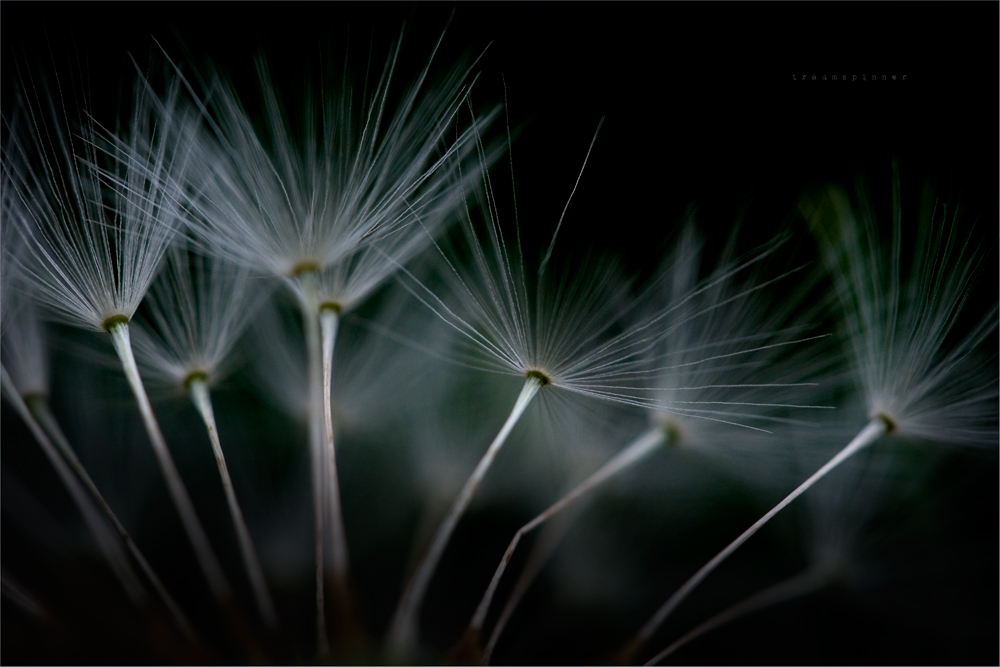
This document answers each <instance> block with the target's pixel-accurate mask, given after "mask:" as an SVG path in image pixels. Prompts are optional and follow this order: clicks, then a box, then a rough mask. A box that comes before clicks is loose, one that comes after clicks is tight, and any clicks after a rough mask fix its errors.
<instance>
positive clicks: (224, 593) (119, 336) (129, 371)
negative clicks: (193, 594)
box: [109, 323, 233, 608]
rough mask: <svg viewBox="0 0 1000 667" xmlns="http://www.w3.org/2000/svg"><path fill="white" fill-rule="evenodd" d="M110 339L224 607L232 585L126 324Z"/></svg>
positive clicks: (200, 562)
mask: <svg viewBox="0 0 1000 667" xmlns="http://www.w3.org/2000/svg"><path fill="white" fill-rule="evenodd" d="M109 333H110V334H111V340H112V341H113V342H114V345H115V351H116V352H117V353H118V357H119V358H120V359H121V362H122V367H123V368H124V370H125V377H126V378H127V379H128V383H129V386H130V387H131V388H132V393H133V394H134V395H135V400H136V402H137V403H138V404H139V412H140V413H141V414H142V423H143V425H144V426H145V427H146V433H147V435H148V436H149V443H150V445H151V446H152V447H153V453H154V454H155V455H156V461H157V463H159V465H160V472H161V473H162V474H163V480H164V481H165V482H166V484H167V490H168V491H169V492H170V498H171V500H173V502H174V506H175V507H176V508H177V513H178V514H180V517H181V523H182V524H183V526H184V530H185V531H186V533H187V536H188V540H190V542H191V546H192V547H194V551H195V555H196V556H197V557H198V565H200V566H201V571H202V574H203V575H204V576H205V579H206V580H207V581H208V586H209V588H210V589H211V591H212V595H214V596H215V599H216V600H218V601H219V603H220V604H222V606H223V607H226V608H229V607H230V606H231V602H232V597H233V593H232V589H231V588H230V586H229V582H228V581H227V580H226V576H225V574H223V571H222V566H221V565H220V564H219V560H218V558H216V556H215V552H214V551H213V550H212V546H211V544H210V543H209V541H208V536H207V535H206V534H205V529H204V528H202V525H201V521H199V520H198V515H197V514H196V513H195V511H194V505H193V504H192V503H191V497H190V496H189V495H188V492H187V489H186V488H185V486H184V482H183V480H181V476H180V473H179V472H177V467H176V465H174V459H173V457H172V456H171V455H170V450H169V449H168V448H167V442H166V440H164V439H163V433H162V432H161V431H160V425H159V424H158V423H157V421H156V417H155V415H154V414H153V408H152V406H151V405H150V404H149V397H148V396H146V389H145V388H144V387H143V385H142V378H140V377H139V368H138V367H137V366H136V364H135V357H134V356H133V355H132V345H131V343H130V341H129V335H128V324H125V323H116V324H113V325H112V326H111V328H110V330H109Z"/></svg>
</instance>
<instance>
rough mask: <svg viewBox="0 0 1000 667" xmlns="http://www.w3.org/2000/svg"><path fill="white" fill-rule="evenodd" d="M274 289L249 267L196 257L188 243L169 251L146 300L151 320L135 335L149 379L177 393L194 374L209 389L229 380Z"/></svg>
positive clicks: (137, 353) (135, 330)
mask: <svg viewBox="0 0 1000 667" xmlns="http://www.w3.org/2000/svg"><path fill="white" fill-rule="evenodd" d="M273 286H274V283H273V281H271V280H269V279H266V278H259V277H255V276H254V274H253V273H252V272H251V270H249V269H247V268H245V267H240V266H237V265H232V264H227V263H225V262H222V261H220V260H212V259H209V258H206V257H204V256H202V255H198V254H192V252H191V249H190V247H189V244H188V243H183V244H178V245H175V246H174V247H172V248H171V249H169V250H168V251H167V261H166V263H165V266H164V269H163V271H162V272H161V273H160V275H159V276H158V277H157V279H156V280H155V281H154V282H153V284H152V285H151V286H150V289H149V294H148V295H147V298H146V309H147V311H146V312H148V314H149V320H150V322H149V323H147V322H145V321H140V326H138V327H136V328H135V329H134V330H133V332H132V344H133V345H134V346H135V350H136V357H137V360H138V361H139V363H140V365H141V367H142V369H143V378H144V379H147V380H149V381H151V382H157V383H160V384H164V385H168V386H172V387H173V388H175V389H184V388H185V385H186V383H187V381H188V380H189V379H190V378H191V377H192V376H193V375H199V376H201V377H202V378H203V379H204V380H205V381H206V382H207V383H208V384H209V385H214V384H217V383H218V382H220V381H221V380H223V379H224V378H225V377H226V376H227V375H228V374H229V372H230V371H231V370H232V363H231V362H232V355H231V352H232V350H233V346H234V345H235V344H236V342H237V340H238V339H239V337H240V336H241V335H242V334H243V331H244V330H245V329H246V327H247V325H248V324H249V323H250V321H251V320H252V319H253V317H254V315H255V314H256V312H257V308H258V307H259V306H260V305H261V304H263V303H264V302H266V301H267V299H268V298H269V296H270V292H271V289H272V288H273ZM149 324H152V326H149Z"/></svg>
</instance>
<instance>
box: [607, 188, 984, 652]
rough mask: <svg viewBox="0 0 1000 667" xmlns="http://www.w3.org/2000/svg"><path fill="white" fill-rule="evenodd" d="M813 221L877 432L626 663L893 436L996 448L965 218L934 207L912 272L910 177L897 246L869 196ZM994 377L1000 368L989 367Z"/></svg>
mask: <svg viewBox="0 0 1000 667" xmlns="http://www.w3.org/2000/svg"><path fill="white" fill-rule="evenodd" d="M803 213H804V214H805V216H806V217H807V218H808V219H809V220H810V222H811V223H812V225H813V227H814V229H816V231H817V234H818V235H819V236H820V240H821V244H822V248H823V252H824V257H825V259H826V261H827V264H828V266H829V269H830V272H831V274H832V276H833V281H834V286H835V289H836V292H837V296H838V297H839V300H840V302H841V307H842V308H843V311H844V314H845V324H846V335H847V339H848V342H849V347H850V350H851V352H852V354H853V364H852V369H853V372H854V373H855V374H856V375H855V377H856V382H857V385H858V390H859V393H860V395H861V396H862V397H863V398H864V400H865V402H866V404H867V407H868V408H869V419H870V421H869V422H868V424H867V425H866V426H865V427H864V428H863V429H861V431H860V432H859V433H858V434H857V435H856V436H855V437H854V439H852V440H851V442H850V443H848V445H847V446H846V447H845V448H844V449H843V450H841V451H840V452H839V453H838V454H837V455H836V456H834V457H833V458H832V459H830V461H828V462H827V463H826V464H825V465H823V466H822V467H821V468H820V469H819V470H817V471H816V473H814V474H813V475H812V476H811V477H810V478H809V479H807V480H806V481H805V482H803V483H802V484H801V485H800V486H799V487H798V488H796V489H795V490H794V491H792V492H791V493H790V494H789V495H788V496H787V497H786V498H785V499H784V500H782V501H781V502H780V503H778V504H777V505H776V506H775V507H774V508H773V509H771V510H770V511H769V512H768V513H767V514H765V515H764V516H763V517H761V519H760V520H758V521H757V522H756V523H755V524H754V525H753V526H751V527H750V528H748V529H747V530H746V531H745V532H744V533H743V534H742V535H740V536H739V537H738V538H737V539H736V540H734V541H733V542H732V543H731V544H730V545H729V546H727V547H726V548H725V549H723V550H722V551H721V552H719V554H718V555H716V556H715V557H714V558H712V559H711V560H710V561H709V562H708V563H706V564H705V565H704V566H703V567H702V568H701V569H700V570H698V572H696V573H695V574H694V575H693V576H692V577H691V578H690V579H689V580H688V581H687V582H685V583H684V585H683V586H681V588H680V589H678V590H677V592H676V593H674V595H673V596H671V597H670V599H669V600H667V602H666V603H664V605H663V606H662V607H661V608H660V609H659V610H658V611H657V612H656V614H654V615H653V617H652V618H651V619H650V620H649V621H648V622H647V623H646V624H645V625H644V626H643V627H642V629H640V631H639V632H638V633H637V635H636V636H635V637H634V638H633V639H632V641H631V642H630V643H629V645H628V646H627V647H626V648H625V649H623V651H622V653H621V654H620V656H619V659H620V660H622V661H623V662H627V661H630V660H631V658H632V656H633V655H634V654H635V652H636V651H637V650H638V649H639V648H640V647H641V646H642V645H643V644H644V643H645V642H646V641H647V640H648V639H649V637H650V636H651V635H652V633H653V632H654V631H655V630H656V629H657V628H658V627H659V626H660V625H661V624H662V623H663V621H664V620H666V618H667V617H668V616H669V615H670V613H671V612H672V611H673V610H674V609H675V608H676V607H677V606H678V605H679V604H680V603H681V602H682V601H683V600H684V599H685V598H686V597H687V596H688V595H689V594H690V593H691V591H693V590H694V588H695V587H697V586H698V584H699V583H701V581H702V580H704V578H705V577H707V576H708V575H709V574H710V573H711V572H712V571H713V570H714V569H715V568H716V567H718V565H719V564H721V563H722V562H723V561H724V560H725V559H726V558H728V557H729V556H730V555H731V554H732V553H733V552H734V551H736V549H738V548H739V547H740V546H741V545H742V544H743V543H744V542H746V540H748V539H749V538H750V537H751V536H752V535H753V534H754V533H755V532H757V531H758V530H759V529H760V528H761V527H762V526H763V525H764V524H765V523H767V522H768V521H770V519H771V518H772V517H773V516H774V515H776V514H777V513H778V512H780V511H781V510H782V509H783V508H784V507H785V506H787V505H788V504H789V503H791V502H792V501H793V500H795V498H797V497H798V496H799V495H801V494H802V493H804V492H805V491H806V490H808V489H809V488H810V487H811V486H812V485H813V484H815V483H816V482H817V481H819V480H820V479H822V478H823V477H824V476H825V475H827V474H828V473H829V472H830V471H831V470H833V469H834V468H836V467H837V466H838V465H840V464H841V463H843V462H844V461H845V460H847V459H848V458H850V457H851V456H853V455H854V454H855V453H857V452H858V451H861V450H862V449H864V448H865V447H868V446H869V445H871V444H872V443H874V442H875V441H877V440H879V439H880V438H882V437H884V436H886V435H888V434H899V435H909V436H912V437H915V438H919V439H923V440H928V441H936V442H943V443H945V444H958V443H968V444H978V445H983V444H987V443H989V444H990V445H995V444H996V400H997V383H996V379H995V376H994V377H990V375H991V374H992V372H993V370H995V365H990V366H984V365H981V364H978V363H975V362H974V359H975V355H976V353H977V352H978V351H979V348H980V346H981V344H983V343H984V342H985V341H986V340H987V339H988V338H989V337H990V336H992V335H993V333H994V331H995V330H996V328H997V304H996V303H995V302H994V303H993V304H991V305H990V306H989V307H988V308H987V312H986V314H985V315H984V316H983V317H982V319H980V320H979V322H978V323H977V324H975V325H973V326H972V327H971V329H970V330H969V331H968V332H965V333H964V335H961V336H960V338H959V340H958V342H957V343H955V344H953V345H950V344H949V334H951V333H952V331H953V329H954V327H955V325H956V323H957V322H958V320H959V315H960V314H961V312H962V309H963V306H965V304H966V302H967V300H968V295H969V292H970V290H971V289H972V287H973V285H974V282H975V279H976V277H977V275H978V272H979V269H980V268H981V266H982V261H983V259H982V258H983V255H982V253H981V252H980V251H979V250H978V249H976V248H975V247H973V246H972V244H971V242H970V239H969V238H960V237H959V236H958V231H957V229H956V219H955V214H954V212H952V213H951V214H950V215H949V214H948V211H947V206H945V205H939V204H938V203H937V202H933V203H931V202H925V205H924V209H923V210H922V220H921V221H920V224H919V226H918V227H917V244H916V256H915V257H914V259H913V262H912V264H911V265H910V270H909V271H908V272H907V273H906V274H905V275H904V272H903V266H902V208H901V201H900V191H899V178H898V175H894V182H893V208H892V217H893V219H892V240H891V245H890V246H889V249H888V250H889V251H888V252H884V250H883V248H882V247H881V246H880V244H879V241H878V228H877V226H876V223H875V218H874V216H873V215H872V213H871V210H870V208H869V206H868V204H867V202H866V200H865V197H864V193H863V191H862V195H861V205H860V208H859V209H855V208H852V206H851V205H850V204H849V200H848V199H847V197H846V195H844V194H843V192H842V191H840V190H838V189H830V190H829V191H828V193H827V196H826V198H825V199H824V200H822V201H821V203H820V204H819V205H812V204H804V205H803ZM987 369H992V370H987Z"/></svg>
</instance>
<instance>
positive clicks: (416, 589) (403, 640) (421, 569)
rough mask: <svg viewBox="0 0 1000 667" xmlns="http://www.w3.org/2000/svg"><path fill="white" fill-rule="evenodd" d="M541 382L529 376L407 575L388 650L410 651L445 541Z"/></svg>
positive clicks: (446, 543)
mask: <svg viewBox="0 0 1000 667" xmlns="http://www.w3.org/2000/svg"><path fill="white" fill-rule="evenodd" d="M542 383H543V381H542V380H540V379H539V378H537V377H534V376H528V379H527V381H526V382H525V383H524V387H523V388H522V389H521V394H520V395H519V396H518V397H517V401H515V402H514V408H513V409H512V410H511V412H510V415H509V416H508V417H507V421H505V422H504V425H503V427H502V428H501V429H500V432H499V433H497V436H496V437H495V438H494V439H493V442H492V443H490V446H489V448H488V449H487V450H486V453H485V454H483V457H482V458H481V459H480V460H479V463H478V464H476V468H475V470H473V471H472V475H470V476H469V479H468V480H466V482H465V486H463V487H462V490H461V491H460V492H459V494H458V497H457V498H456V499H455V502H454V503H453V504H452V506H451V509H450V510H449V511H448V514H447V515H445V518H444V520H443V521H442V522H441V525H440V526H439V527H438V529H437V533H435V535H434V539H433V540H432V541H431V545H430V547H429V548H428V550H427V553H426V555H425V556H424V558H423V560H421V561H420V564H419V565H418V566H417V569H416V570H415V571H414V572H413V575H412V576H411V577H410V580H409V582H408V583H407V585H406V589H405V590H404V591H403V596H402V598H401V599H400V601H399V606H397V607H396V613H395V614H394V615H393V620H392V625H391V627H390V628H389V637H388V644H389V649H390V650H391V651H393V652H394V653H396V654H397V655H408V654H411V653H412V652H413V650H414V648H415V647H416V644H417V635H418V628H417V622H418V619H419V616H420V607H421V605H422V604H423V601H424V596H425V595H426V594H427V587H428V585H429V584H430V581H431V577H432V576H433V575H434V571H435V570H436V569H437V564H438V561H440V560H441V556H442V555H443V554H444V550H445V547H446V546H448V540H449V539H451V534H452V533H453V532H454V531H455V526H456V525H458V520H459V519H460V518H462V514H464V513H465V510H466V508H467V507H468V506H469V503H470V502H471V501H472V496H473V495H474V494H475V493H476V489H478V488H479V484H480V483H481V482H482V481H483V477H485V476H486V472H487V471H488V470H489V469H490V466H491V465H492V464H493V460H494V459H495V458H496V456H497V454H498V453H499V452H500V448H501V447H503V444H504V442H506V440H507V437H508V436H509V435H510V432H511V431H512V430H513V428H514V425H515V424H517V421H518V420H519V419H520V418H521V415H522V414H524V411H525V409H526V408H527V407H528V404H529V403H531V399H532V398H534V397H535V394H536V393H538V390H539V389H541V387H542Z"/></svg>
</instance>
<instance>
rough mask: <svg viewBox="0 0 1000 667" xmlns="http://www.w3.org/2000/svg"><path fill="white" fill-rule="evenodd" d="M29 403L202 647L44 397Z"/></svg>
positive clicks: (187, 635)
mask: <svg viewBox="0 0 1000 667" xmlns="http://www.w3.org/2000/svg"><path fill="white" fill-rule="evenodd" d="M26 402H27V405H28V408H29V409H30V410H31V413H32V414H33V415H34V416H35V418H36V419H37V420H38V423H39V424H40V425H41V426H42V428H43V429H45V431H46V433H47V434H48V435H49V437H51V438H52V441H53V442H54V443H55V444H56V446H57V447H58V448H59V451H60V452H61V453H62V455H63V456H64V457H65V458H66V461H67V462H68V463H69V465H70V467H71V468H73V470H74V471H75V472H76V474H77V476H79V478H80V480H81V481H82V482H83V485H84V486H85V487H87V490H88V491H90V495H92V496H93V497H94V499H95V500H96V501H97V504H98V505H100V506H101V509H103V510H104V513H105V515H107V517H108V519H109V520H110V521H111V525H113V526H114V527H115V530H117V531H118V535H119V537H121V540H122V542H124V543H125V546H126V547H128V550H129V552H130V553H131V554H132V557H133V558H135V560H136V562H137V563H139V567H140V568H141V569H142V571H143V573H145V575H146V577H147V578H148V579H149V582H150V583H151V584H152V585H153V589H154V590H156V593H157V594H158V595H159V596H160V599H161V600H163V604H164V605H165V606H166V607H167V610H168V611H169V612H170V614H171V616H173V618H174V622H175V623H176V624H177V627H178V628H179V629H180V631H181V633H182V634H183V635H184V637H185V638H186V639H188V640H189V641H190V642H192V643H194V644H197V645H201V640H200V639H199V638H198V636H197V634H196V633H195V631H194V628H193V627H192V626H191V622H190V621H189V620H188V618H187V616H186V615H185V614H184V612H183V611H181V608H180V606H179V605H178V604H177V602H176V601H175V600H174V598H173V596H171V595H170V593H168V592H167V589H166V588H165V587H164V585H163V582H162V581H160V577H159V576H157V574H156V571H155V570H153V567H152V566H151V565H150V564H149V561H147V560H146V557H145V556H143V555H142V551H140V550H139V545H137V544H136V543H135V540H133V539H132V536H131V535H129V533H128V531H127V530H126V529H125V526H124V525H123V524H122V522H121V521H119V520H118V516H117V515H116V514H115V513H114V511H113V510H112V509H111V506H110V505H108V502H107V501H106V500H105V499H104V496H103V495H101V492H100V491H99V490H98V489H97V485H96V484H94V480H93V479H91V477H90V474H89V473H88V472H87V469H86V468H84V467H83V464H82V463H81V462H80V459H79V458H77V456H76V452H74V451H73V448H72V447H71V446H70V444H69V440H67V439H66V435H65V434H64V433H63V432H62V429H61V428H59V423H58V422H57V421H56V418H55V416H54V415H53V414H52V411H51V410H50V409H49V404H48V401H46V400H45V398H44V397H42V396H33V397H30V398H29V399H28V400H27V401H26Z"/></svg>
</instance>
